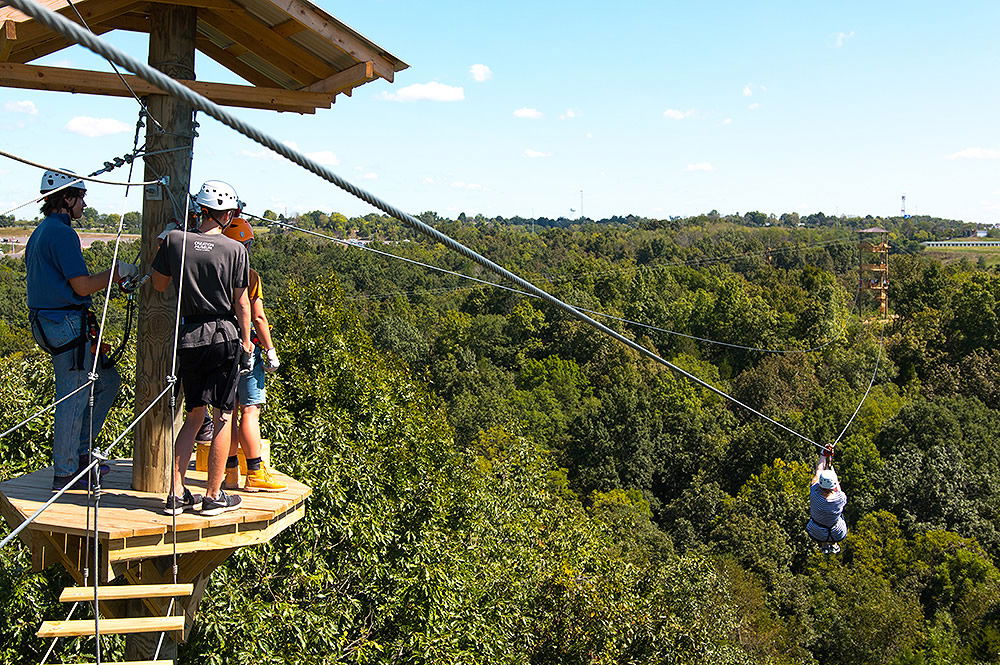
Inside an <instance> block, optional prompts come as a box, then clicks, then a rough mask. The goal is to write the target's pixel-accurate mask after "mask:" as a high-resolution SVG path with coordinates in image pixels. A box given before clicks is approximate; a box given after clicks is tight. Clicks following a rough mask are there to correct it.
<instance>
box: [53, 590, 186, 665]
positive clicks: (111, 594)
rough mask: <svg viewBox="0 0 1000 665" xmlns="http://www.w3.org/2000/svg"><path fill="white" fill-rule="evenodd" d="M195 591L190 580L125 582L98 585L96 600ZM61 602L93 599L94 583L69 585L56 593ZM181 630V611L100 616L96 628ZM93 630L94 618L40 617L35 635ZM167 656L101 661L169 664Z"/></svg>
mask: <svg viewBox="0 0 1000 665" xmlns="http://www.w3.org/2000/svg"><path fill="white" fill-rule="evenodd" d="M193 593H194V585H193V584H124V585H119V586H102V587H100V588H99V589H98V592H97V600H98V601H99V602H104V601H109V600H139V599H143V598H179V597H184V596H190V595H191V594H193ZM59 600H60V602H63V603H78V602H87V603H89V602H93V601H94V588H93V587H68V588H66V589H63V592H62V593H61V594H60V595H59ZM183 630H184V615H183V613H182V614H180V615H179V616H162V617H138V618H127V619H101V620H100V621H99V622H98V632H99V633H100V634H101V635H120V634H125V633H169V632H172V631H183ZM93 634H94V620H93V619H74V620H70V621H43V622H42V625H41V627H40V628H39V629H38V632H37V633H36V635H37V636H38V637H40V638H43V639H45V638H54V637H84V636H88V635H93ZM172 662H173V661H170V660H144V661H130V662H129V663H104V665H171V663H172Z"/></svg>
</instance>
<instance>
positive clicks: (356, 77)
mask: <svg viewBox="0 0 1000 665" xmlns="http://www.w3.org/2000/svg"><path fill="white" fill-rule="evenodd" d="M373 78H376V77H375V63H373V62H372V61H371V60H369V61H368V62H359V63H358V64H356V65H354V66H353V67H350V68H348V69H345V70H344V71H342V72H340V73H339V74H334V75H333V76H329V77H327V78H325V79H323V80H322V81H317V82H316V83H313V84H312V85H309V86H306V87H305V88H303V90H308V91H309V92H328V93H330V94H331V95H336V94H338V93H341V92H344V91H345V90H347V91H349V90H351V89H352V88H355V87H357V86H359V85H361V84H362V83H367V82H368V81H371V80H372V79H373Z"/></svg>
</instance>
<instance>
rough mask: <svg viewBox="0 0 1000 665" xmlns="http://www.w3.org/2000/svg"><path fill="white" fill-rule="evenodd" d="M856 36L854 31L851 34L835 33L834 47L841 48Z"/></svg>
mask: <svg viewBox="0 0 1000 665" xmlns="http://www.w3.org/2000/svg"><path fill="white" fill-rule="evenodd" d="M853 36H854V31H853V30H851V31H850V32H835V33H833V47H834V48H841V47H843V45H844V44H845V43H846V42H847V40H848V39H850V38H851V37H853Z"/></svg>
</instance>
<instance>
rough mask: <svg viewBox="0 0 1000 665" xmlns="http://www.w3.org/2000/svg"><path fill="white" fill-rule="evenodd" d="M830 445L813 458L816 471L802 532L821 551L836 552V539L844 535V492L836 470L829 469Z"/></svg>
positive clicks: (837, 541)
mask: <svg viewBox="0 0 1000 665" xmlns="http://www.w3.org/2000/svg"><path fill="white" fill-rule="evenodd" d="M832 458H833V446H829V445H828V446H827V447H826V448H824V449H823V451H822V452H821V453H820V455H819V459H818V460H817V461H816V473H815V474H813V479H812V484H811V485H810V486H809V521H808V522H806V533H808V534H809V536H810V537H811V538H812V539H813V540H815V541H817V542H818V543H820V549H821V550H822V551H823V554H837V553H838V552H840V545H838V544H837V543H839V542H840V541H841V540H843V539H844V538H846V537H847V522H845V521H844V508H845V507H846V506H847V494H845V493H844V490H842V489H841V488H840V480H839V479H838V478H837V472H836V471H834V470H833V460H832Z"/></svg>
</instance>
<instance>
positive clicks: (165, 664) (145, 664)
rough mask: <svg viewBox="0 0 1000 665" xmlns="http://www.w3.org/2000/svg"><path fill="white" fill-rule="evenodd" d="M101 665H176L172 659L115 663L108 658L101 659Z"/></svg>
mask: <svg viewBox="0 0 1000 665" xmlns="http://www.w3.org/2000/svg"><path fill="white" fill-rule="evenodd" d="M77 665H94V664H93V663H78V664H77ZM101 665H174V661H172V660H127V661H118V662H115V663H109V662H108V661H106V660H102V661H101Z"/></svg>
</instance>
